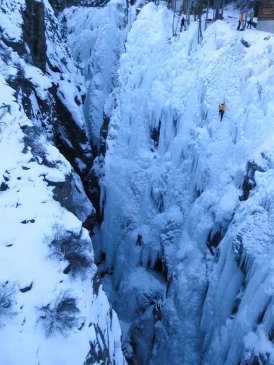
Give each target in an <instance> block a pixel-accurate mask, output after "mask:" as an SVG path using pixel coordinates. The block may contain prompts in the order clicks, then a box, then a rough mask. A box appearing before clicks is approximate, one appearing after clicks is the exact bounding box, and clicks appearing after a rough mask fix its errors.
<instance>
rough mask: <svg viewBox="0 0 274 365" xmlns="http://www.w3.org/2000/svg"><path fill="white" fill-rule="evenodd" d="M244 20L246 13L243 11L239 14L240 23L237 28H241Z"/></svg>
mask: <svg viewBox="0 0 274 365" xmlns="http://www.w3.org/2000/svg"><path fill="white" fill-rule="evenodd" d="M243 20H244V15H243V13H241V14H240V15H239V24H238V27H237V30H240V28H241V25H242V22H243Z"/></svg>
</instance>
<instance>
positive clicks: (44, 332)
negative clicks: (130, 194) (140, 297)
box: [0, 0, 124, 365]
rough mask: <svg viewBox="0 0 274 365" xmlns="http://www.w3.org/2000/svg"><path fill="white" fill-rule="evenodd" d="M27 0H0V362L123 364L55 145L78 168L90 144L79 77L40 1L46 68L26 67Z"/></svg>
mask: <svg viewBox="0 0 274 365" xmlns="http://www.w3.org/2000/svg"><path fill="white" fill-rule="evenodd" d="M32 5H33V6H34V5H35V4H34V3H33V2H31V1H27V2H26V4H25V2H24V1H23V0H16V1H11V2H10V1H2V2H1V6H0V23H1V35H0V54H1V57H0V90H1V93H0V151H1V156H2V157H1V159H0V222H1V233H0V263H1V264H0V343H1V351H0V352H1V356H0V364H1V365H19V364H20V365H34V364H38V363H39V364H40V365H61V364H62V365H70V364H71V365H76V364H84V363H85V364H86V365H90V364H124V359H123V355H122V351H121V342H120V336H121V330H120V326H119V323H118V320H117V316H116V314H115V313H114V312H113V311H112V309H111V307H110V305H109V302H108V300H107V298H106V295H105V293H104V292H103V290H102V287H101V285H100V280H99V279H100V278H99V276H98V274H96V267H95V265H94V259H93V249H92V245H91V240H90V237H89V233H88V231H87V230H86V229H85V228H83V226H82V223H83V222H84V221H85V220H86V218H87V217H88V216H90V215H92V214H94V208H93V206H92V204H91V203H90V201H89V200H88V198H87V196H86V194H85V191H84V188H83V185H82V183H81V180H80V178H79V176H78V175H77V174H76V173H75V171H74V170H73V168H72V166H71V165H70V163H69V162H68V161H67V159H66V158H65V157H64V156H63V155H62V153H61V152H60V150H58V149H57V147H56V145H55V142H56V140H55V137H56V134H55V133H56V131H57V130H59V132H60V131H62V132H63V135H62V136H63V137H64V136H66V141H65V142H66V143H67V144H68V145H69V147H68V149H69V148H70V151H72V150H74V151H76V152H78V155H77V154H75V156H74V157H75V161H73V162H75V165H76V166H78V171H85V168H86V166H85V167H83V166H84V165H85V162H86V161H88V158H89V156H90V146H89V145H88V144H87V137H86V134H85V120H84V116H83V112H82V105H81V102H80V100H81V96H82V93H83V90H82V89H83V85H81V81H83V79H81V78H80V77H78V76H77V69H76V67H75V66H74V63H73V61H72V58H71V57H70V54H69V53H68V50H67V47H66V45H65V44H63V43H62V42H63V41H62V38H61V35H60V32H59V25H58V22H57V19H56V18H55V16H54V13H53V11H52V9H51V8H50V5H49V3H48V1H46V0H45V1H43V2H39V6H40V5H41V6H42V7H43V11H44V14H45V29H44V31H45V39H46V42H47V47H46V50H47V55H46V57H47V58H46V66H47V67H46V70H45V72H42V71H41V70H40V69H39V68H38V67H36V66H35V63H36V61H35V58H34V56H33V55H34V54H32V52H31V50H30V48H31V41H32V39H31V38H30V39H28V42H26V40H25V38H24V37H25V36H26V35H25V33H24V32H23V29H22V25H23V23H24V21H25V24H24V26H25V27H27V25H28V24H26V22H27V21H28V20H27V19H28V18H27V17H26V15H24V13H23V11H24V9H25V8H26V6H32ZM23 19H24V21H23ZM31 21H32V19H30V20H29V22H31ZM44 51H45V50H43V49H41V50H40V52H44ZM64 57H65V58H66V62H64ZM76 79H77V80H76ZM58 100H59V104H58ZM60 100H61V102H60ZM57 105H58V107H57ZM62 106H63V107H62ZM58 108H59V109H58ZM57 109H58V110H57ZM68 111H69V112H68ZM61 112H63V113H65V119H66V120H67V123H69V122H70V121H71V124H70V127H71V126H72V127H73V128H74V129H73V131H71V132H72V133H74V136H75V140H72V141H70V140H69V134H66V128H67V125H62V122H63V117H62V115H61ZM60 133H61V132H60ZM64 139H65V138H64ZM61 140H62V138H61V137H60V138H59V145H58V147H60V144H61V142H60V141H61ZM80 142H82V145H77V143H80ZM76 152H75V153H76ZM81 159H82V160H81Z"/></svg>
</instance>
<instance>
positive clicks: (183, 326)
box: [101, 3, 274, 365]
mask: <svg viewBox="0 0 274 365" xmlns="http://www.w3.org/2000/svg"><path fill="white" fill-rule="evenodd" d="M228 15H232V18H228ZM233 16H235V14H233V12H232V13H230V10H227V13H226V15H225V19H227V21H226V20H225V21H223V22H222V21H218V22H216V23H214V24H212V25H211V26H209V27H208V29H207V31H206V32H204V34H203V41H202V43H201V44H197V24H196V23H195V22H192V23H191V25H190V27H189V28H188V30H187V31H185V32H182V33H180V34H179V35H178V36H177V37H176V38H173V37H171V32H172V15H171V14H170V12H169V11H168V10H167V9H166V7H165V6H164V5H160V6H158V7H156V6H155V5H154V4H152V3H150V4H148V5H146V6H145V7H144V8H143V9H142V11H141V13H140V14H139V15H138V17H137V19H136V21H135V22H134V23H133V26H132V28H131V31H130V33H129V35H128V38H127V42H126V51H125V53H124V54H123V55H122V56H121V59H120V69H119V80H118V83H119V88H118V89H117V91H116V93H115V97H114V99H115V108H114V111H113V113H112V116H111V120H110V125H109V131H108V138H107V147H108V150H107V154H106V158H105V177H104V180H103V190H102V202H103V204H104V206H103V208H104V221H103V224H102V237H101V239H102V240H101V245H102V251H103V252H104V254H105V257H106V259H105V262H104V264H102V267H101V270H102V271H105V272H108V273H109V275H106V276H105V288H106V290H107V291H108V293H109V298H111V300H112V303H113V306H114V308H115V309H116V311H117V313H118V316H119V318H120V320H121V323H122V327H123V337H124V344H125V352H126V355H127V357H128V359H135V360H134V361H138V363H139V364H159V365H160V364H166V365H170V364H173V365H177V364H185V365H188V364H219V365H223V364H228V365H232V364H238V363H241V364H251V363H255V362H256V361H261V363H265V364H272V363H273V358H272V357H273V344H272V340H273V329H272V325H273V313H272V308H273V304H272V301H273V297H272V289H271V287H272V286H271V285H272V284H271V283H272V280H273V277H272V261H273V260H272V239H273V232H272V210H273V209H272V204H273V200H272V195H273V193H272V187H271V181H272V174H273V133H272V129H273V120H274V119H273V117H274V108H273V106H272V100H273V96H274V87H273V74H274V73H273V67H274V66H273V46H274V41H273V39H272V38H270V37H267V34H266V33H262V32H256V31H255V30H248V31H245V33H244V35H243V33H242V32H237V31H236V30H235V29H236V25H237V24H236V23H237V22H236V20H233ZM242 37H244V40H245V41H247V42H248V45H249V47H246V44H245V45H244V44H243V42H242V41H241V38H242ZM224 100H225V102H226V104H227V110H226V112H225V116H224V119H223V120H222V122H220V120H219V116H218V104H219V103H220V102H222V101H224ZM136 359H137V360H136Z"/></svg>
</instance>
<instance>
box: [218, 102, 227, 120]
mask: <svg viewBox="0 0 274 365" xmlns="http://www.w3.org/2000/svg"><path fill="white" fill-rule="evenodd" d="M225 108H226V105H225V103H222V104H220V105H219V115H220V120H223V116H224V112H225Z"/></svg>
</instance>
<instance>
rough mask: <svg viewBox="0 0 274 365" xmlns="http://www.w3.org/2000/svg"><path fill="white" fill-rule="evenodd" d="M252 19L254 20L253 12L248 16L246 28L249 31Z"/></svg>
mask: <svg viewBox="0 0 274 365" xmlns="http://www.w3.org/2000/svg"><path fill="white" fill-rule="evenodd" d="M253 18H254V12H253V11H252V13H250V14H249V20H248V26H247V28H249V29H251V26H252V25H253Z"/></svg>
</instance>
